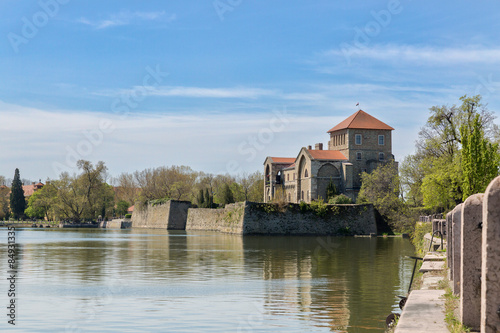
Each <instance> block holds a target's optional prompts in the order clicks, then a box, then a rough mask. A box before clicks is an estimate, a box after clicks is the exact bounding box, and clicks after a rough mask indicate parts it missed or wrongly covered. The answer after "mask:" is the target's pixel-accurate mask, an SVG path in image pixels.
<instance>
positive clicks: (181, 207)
mask: <svg viewBox="0 0 500 333" xmlns="http://www.w3.org/2000/svg"><path fill="white" fill-rule="evenodd" d="M190 207H191V203H190V202H189V201H177V200H170V201H168V202H166V203H164V204H162V205H156V206H152V205H148V206H147V207H145V208H143V209H140V208H139V207H137V206H136V209H135V210H134V213H133V214H132V228H148V229H168V230H184V229H185V228H186V220H187V211H188V209H189V208H190Z"/></svg>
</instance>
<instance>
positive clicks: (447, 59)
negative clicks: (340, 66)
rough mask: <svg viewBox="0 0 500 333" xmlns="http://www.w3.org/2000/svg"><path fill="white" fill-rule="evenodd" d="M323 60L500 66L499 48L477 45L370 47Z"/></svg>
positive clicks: (347, 49) (336, 53)
mask: <svg viewBox="0 0 500 333" xmlns="http://www.w3.org/2000/svg"><path fill="white" fill-rule="evenodd" d="M321 56H322V57H326V58H329V57H335V58H336V57H348V58H350V59H354V58H355V59H369V60H380V61H404V62H414V63H421V64H422V63H423V64H428V65H433V64H439V65H442V64H448V65H456V64H464V63H483V64H484V63H489V64H492V63H500V48H485V47H483V46H477V45H466V46H463V47H445V48H439V47H431V46H422V47H418V46H410V45H392V44H389V45H374V46H370V47H356V46H355V45H351V47H344V48H336V49H332V50H329V51H326V52H323V53H322V54H321Z"/></svg>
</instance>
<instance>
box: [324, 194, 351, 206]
mask: <svg viewBox="0 0 500 333" xmlns="http://www.w3.org/2000/svg"><path fill="white" fill-rule="evenodd" d="M328 203H329V204H330V205H346V204H352V199H351V198H349V197H348V196H346V195H344V194H339V195H337V196H335V197H333V198H331V199H330V201H328Z"/></svg>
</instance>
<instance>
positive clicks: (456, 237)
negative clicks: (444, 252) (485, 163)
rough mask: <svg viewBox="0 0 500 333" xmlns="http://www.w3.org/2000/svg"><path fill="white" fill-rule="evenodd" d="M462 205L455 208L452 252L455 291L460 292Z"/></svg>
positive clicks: (455, 292) (453, 212)
mask: <svg viewBox="0 0 500 333" xmlns="http://www.w3.org/2000/svg"><path fill="white" fill-rule="evenodd" d="M462 206H463V203H461V204H460V205H458V206H456V207H455V209H453V211H452V214H453V218H452V220H453V222H452V224H453V227H452V228H453V229H452V230H453V237H452V238H453V240H452V242H453V253H452V256H453V258H452V261H453V264H452V271H453V276H452V277H453V293H454V294H455V295H458V294H460V257H461V255H460V253H461V252H460V246H461V245H460V244H461V243H462V236H461V234H462Z"/></svg>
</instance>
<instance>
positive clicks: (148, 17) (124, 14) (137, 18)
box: [78, 11, 177, 30]
mask: <svg viewBox="0 0 500 333" xmlns="http://www.w3.org/2000/svg"><path fill="white" fill-rule="evenodd" d="M176 18H177V17H176V15H175V14H170V15H166V14H165V12H164V11H161V12H131V11H121V12H119V13H116V14H112V15H110V16H109V17H107V18H105V19H101V20H90V19H88V18H85V17H82V18H80V19H79V20H78V22H79V23H82V24H85V25H88V26H91V27H93V28H95V29H97V30H100V29H105V28H110V27H116V26H124V25H130V24H138V23H140V22H143V21H164V22H172V21H175V19H176Z"/></svg>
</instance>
